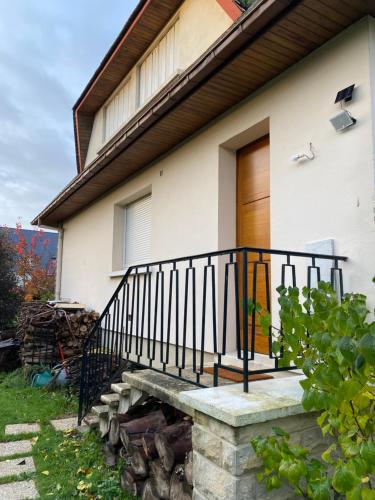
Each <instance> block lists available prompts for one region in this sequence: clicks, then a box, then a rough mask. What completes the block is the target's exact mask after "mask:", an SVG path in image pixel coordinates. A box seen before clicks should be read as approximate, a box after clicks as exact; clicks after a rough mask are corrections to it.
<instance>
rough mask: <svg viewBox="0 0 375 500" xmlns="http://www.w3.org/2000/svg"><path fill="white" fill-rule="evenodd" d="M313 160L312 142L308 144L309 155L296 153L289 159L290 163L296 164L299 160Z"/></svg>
mask: <svg viewBox="0 0 375 500" xmlns="http://www.w3.org/2000/svg"><path fill="white" fill-rule="evenodd" d="M314 158H315V153H314V151H313V145H312V142H310V143H309V153H296V154H295V155H293V156H291V157H290V160H291V161H294V162H297V161H300V160H313V159H314Z"/></svg>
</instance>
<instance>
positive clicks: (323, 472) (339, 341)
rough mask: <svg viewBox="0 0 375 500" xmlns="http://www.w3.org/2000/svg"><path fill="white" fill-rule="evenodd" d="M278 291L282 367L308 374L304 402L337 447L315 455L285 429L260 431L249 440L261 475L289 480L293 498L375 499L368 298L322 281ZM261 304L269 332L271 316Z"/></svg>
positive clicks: (374, 367) (374, 389)
mask: <svg viewBox="0 0 375 500" xmlns="http://www.w3.org/2000/svg"><path fill="white" fill-rule="evenodd" d="M278 292H279V303H280V306H281V309H280V321H281V325H282V329H281V330H278V333H277V335H276V337H277V339H276V340H275V341H274V342H273V352H274V354H275V355H276V356H281V355H282V357H281V359H280V365H281V366H283V365H284V366H291V365H295V366H296V367H297V368H300V369H301V370H302V371H303V373H304V375H305V377H306V378H305V379H304V380H302V381H301V382H300V384H301V386H302V388H303V398H302V405H303V407H304V409H305V410H307V411H311V410H316V411H319V413H320V414H319V417H318V418H317V423H318V425H319V426H320V428H321V430H322V434H323V435H324V436H327V435H328V436H330V440H331V442H332V444H331V445H330V446H328V445H327V449H326V450H325V452H324V453H323V454H322V456H321V457H316V458H315V457H312V456H311V454H310V452H309V451H308V450H307V449H305V448H302V447H301V446H298V445H295V444H292V443H291V442H290V438H289V435H288V434H287V433H286V432H284V431H283V430H282V429H279V428H275V429H274V434H273V435H272V436H268V437H262V436H258V437H257V438H255V439H253V440H252V442H251V443H252V446H253V448H254V450H255V452H256V454H257V455H258V457H260V458H261V460H262V463H263V472H262V473H261V474H260V475H259V480H260V481H265V483H266V486H267V488H268V489H274V488H279V487H280V486H281V485H282V484H283V483H288V484H289V485H291V486H292V487H293V488H294V490H295V493H296V495H298V496H302V497H304V498H311V499H315V500H328V499H331V498H347V499H349V500H375V490H374V489H373V487H374V486H373V484H372V481H374V477H372V475H373V474H375V440H374V438H375V412H374V409H375V322H374V321H373V320H371V319H370V316H369V310H368V307H367V303H366V297H365V296H364V295H361V294H346V295H345V296H344V297H343V299H342V300H341V301H340V300H338V297H337V295H336V292H335V291H334V290H333V289H332V287H331V286H330V285H329V284H327V283H323V282H321V283H319V285H318V287H317V288H315V289H308V288H304V289H303V290H302V291H300V290H299V289H298V288H295V287H290V288H288V289H286V288H285V287H279V288H278ZM253 309H254V306H253V305H252V303H251V302H250V306H249V310H250V312H251V311H252V310H253ZM256 309H257V311H258V313H259V314H260V315H261V324H262V328H263V332H264V333H265V334H267V335H268V333H269V329H270V328H272V326H271V318H270V314H269V313H268V312H264V311H259V307H258V306H257V307H256ZM374 485H375V483H374Z"/></svg>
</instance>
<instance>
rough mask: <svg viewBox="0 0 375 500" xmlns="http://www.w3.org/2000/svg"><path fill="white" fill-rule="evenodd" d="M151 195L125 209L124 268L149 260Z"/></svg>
mask: <svg viewBox="0 0 375 500" xmlns="http://www.w3.org/2000/svg"><path fill="white" fill-rule="evenodd" d="M151 224H152V213H151V194H149V195H147V196H145V197H144V198H141V199H140V200H137V201H135V202H133V203H130V204H129V205H128V206H127V207H126V208H125V245H124V249H125V252H124V253H125V259H124V260H125V262H124V264H125V268H127V267H129V266H131V265H134V264H147V263H148V262H150V259H151Z"/></svg>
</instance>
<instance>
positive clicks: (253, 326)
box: [251, 262, 258, 359]
mask: <svg viewBox="0 0 375 500" xmlns="http://www.w3.org/2000/svg"><path fill="white" fill-rule="evenodd" d="M257 281H258V262H254V264H253V296H252V301H253V309H252V313H251V359H254V358H255V331H256V304H257V284H258V283H257Z"/></svg>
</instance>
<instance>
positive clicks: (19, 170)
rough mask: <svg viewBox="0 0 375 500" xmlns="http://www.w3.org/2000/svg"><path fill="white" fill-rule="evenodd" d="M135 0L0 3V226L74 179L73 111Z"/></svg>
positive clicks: (25, 220)
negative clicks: (75, 103) (74, 105)
mask: <svg viewBox="0 0 375 500" xmlns="http://www.w3.org/2000/svg"><path fill="white" fill-rule="evenodd" d="M136 4H137V0H110V1H108V0H107V1H106V0H0V225H3V224H6V225H8V226H14V225H15V223H16V221H17V219H18V218H21V221H22V224H23V225H24V227H30V226H29V222H30V221H31V219H32V218H33V217H34V216H35V215H37V214H38V213H39V212H40V210H42V209H43V208H44V207H45V206H46V205H47V204H48V202H49V201H51V200H52V198H53V197H54V196H55V195H56V194H57V193H58V192H59V191H61V189H62V188H63V187H64V186H65V185H66V184H67V183H68V182H69V181H70V180H71V179H72V177H73V176H74V175H75V174H76V165H75V153H74V137H73V120H72V106H73V104H74V102H75V101H76V99H77V98H78V96H79V95H80V93H81V91H82V90H83V88H84V87H85V85H86V83H87V82H88V80H89V79H90V77H91V76H92V74H93V72H94V71H95V69H96V68H97V66H98V65H99V63H100V61H101V60H102V58H103V56H104V55H105V53H106V52H107V50H108V48H109V47H110V46H111V44H112V42H113V41H114V39H115V37H116V36H117V35H118V33H119V31H120V30H121V28H122V27H123V25H124V23H125V22H126V20H127V18H128V17H129V15H130V13H131V12H132V10H133V9H134V7H135V5H136Z"/></svg>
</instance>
